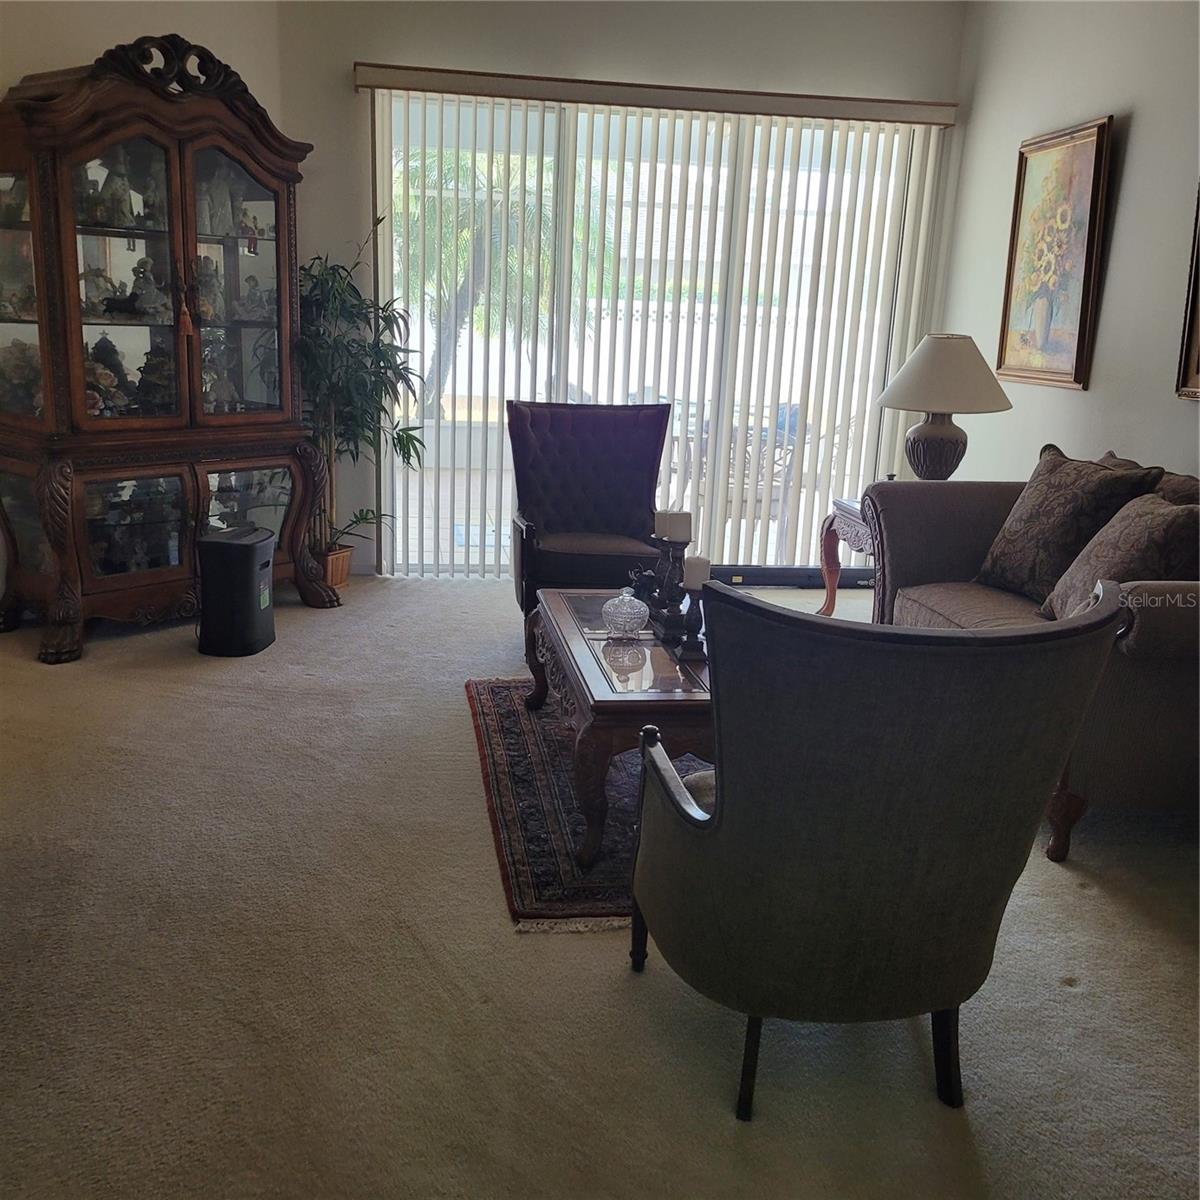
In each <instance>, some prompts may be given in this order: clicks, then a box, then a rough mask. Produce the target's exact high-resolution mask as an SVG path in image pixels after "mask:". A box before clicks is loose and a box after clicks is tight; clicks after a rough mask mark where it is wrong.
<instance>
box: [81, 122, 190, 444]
mask: <svg viewBox="0 0 1200 1200" xmlns="http://www.w3.org/2000/svg"><path fill="white" fill-rule="evenodd" d="M170 166H171V164H170V159H169V157H168V153H167V150H166V149H165V148H164V147H162V146H160V145H158V144H157V143H156V142H153V141H151V140H150V139H149V138H144V137H134V138H127V139H126V140H124V141H120V142H113V143H111V144H110V145H108V146H106V147H105V148H104V149H102V150H100V151H99V152H96V153H93V154H92V155H91V156H90V157H88V158H86V159H84V160H82V161H78V162H76V163H74V164H73V166H72V169H71V189H72V206H73V213H74V220H75V249H76V267H77V268H78V293H79V312H80V319H81V322H82V326H83V329H82V336H83V388H84V408H85V412H86V416H87V418H89V419H97V420H113V421H122V420H129V419H131V418H153V419H159V420H160V421H161V420H162V419H163V418H168V419H169V418H172V417H179V416H180V415H181V414H182V411H183V409H182V406H181V403H180V389H179V366H178V353H177V352H178V346H177V337H176V330H175V283H176V281H175V274H174V255H173V253H172V246H173V230H172V229H171V207H170V202H169V194H170V185H169V184H168V178H169V172H170Z"/></svg>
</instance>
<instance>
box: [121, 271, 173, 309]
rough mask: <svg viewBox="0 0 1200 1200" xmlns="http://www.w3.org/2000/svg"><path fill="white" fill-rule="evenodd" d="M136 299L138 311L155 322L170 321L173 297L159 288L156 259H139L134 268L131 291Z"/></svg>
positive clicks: (131, 294)
mask: <svg viewBox="0 0 1200 1200" xmlns="http://www.w3.org/2000/svg"><path fill="white" fill-rule="evenodd" d="M129 294H130V296H131V297H133V298H136V301H137V308H136V311H137V312H139V313H141V314H143V315H145V316H147V317H151V318H152V319H154V320H170V313H171V297H170V296H168V295H167V293H166V292H164V291H163V289H162V288H160V287H159V286H158V283H157V282H156V280H155V278H154V259H152V258H139V259H138V261H137V266H135V267H134V268H133V284H132V286H131V287H130V289H129Z"/></svg>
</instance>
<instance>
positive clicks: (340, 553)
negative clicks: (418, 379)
mask: <svg viewBox="0 0 1200 1200" xmlns="http://www.w3.org/2000/svg"><path fill="white" fill-rule="evenodd" d="M382 219H383V218H382V217H381V218H379V220H382ZM378 223H379V222H378V221H376V224H377V225H378ZM369 241H370V235H368V237H367V238H366V240H364V241H363V242H362V243H361V244H360V245H359V247H358V249H357V250H356V251H355V255H354V262H353V263H352V264H351V265H350V266H345V265H343V264H341V263H334V262H330V261H329V256H328V255H327V254H326V255H318V256H316V257H314V258H312V259H310V260H309V261H308V262H307V263H305V264H304V266H302V267H301V268H300V329H299V335H298V337H297V340H296V358H297V361H298V363H299V366H300V388H301V393H302V396H303V400H304V417H305V420H306V422H307V423H308V426H309V438H310V439H311V441H312V442H313V444H314V445H315V446H316V448H317V449H318V451H320V453H321V454H322V456H323V457H324V459H325V463H326V466H327V468H328V470H327V480H328V482H327V484H326V493H325V495H324V497H322V498H321V499H320V502H319V505H318V509H317V515H316V518H315V520H314V521H313V526H312V547H311V549H312V552H313V556H314V557H315V558H316V559H317V561H318V562H321V563H322V564H323V565H324V568H325V582H326V583H328V584H330V585H331V586H333V587H337V586H339V585H341V584H343V583H345V582H346V580H347V578H348V577H349V574H350V555H351V553H352V547H351V546H349V545H346V544H344V539H345V538H346V537H348V536H358V537H361V536H362V534H355V533H353V530H355V529H357V528H358V527H359V526H361V525H364V524H370V523H376V524H378V523H380V522H381V521H382V520H383V519H384V517H383V516H382V515H381V514H378V513H376V512H375V511H374V509H359V510H358V511H357V512H355V513H354V514H353V517H352V518H351V520H350V521H348V522H346V523H345V524H343V525H339V524H338V517H337V470H336V468H337V463H338V461H339V460H340V459H343V458H349V459H350V461H351V462H358V460H359V457H360V456H361V455H366V456H367V457H368V458H369V459H370V460H371V461H373V462H378V456H379V451H380V449H381V448H382V447H383V446H385V445H389V446H391V448H392V450H393V451H394V452H395V454H396V457H397V458H398V459H399V460H400V462H402V463H403V464H404V465H405V466H406V467H408V466H412V465H413V464H414V463H417V464H419V463H420V461H421V452H422V450H423V449H424V443H423V442H422V440H421V437H420V434H419V433H418V432H417V430H418V429H419V426H415V425H406V424H404V421H403V413H404V411H405V409H406V407H407V405H408V402H409V401H410V400H411V401H415V400H416V389H415V387H414V385H413V380H414V375H413V372H412V370H411V368H410V367H409V362H408V360H409V355H410V354H411V353H412V351H411V350H410V349H409V347H408V333H409V323H408V314H407V313H406V312H405V311H404V310H403V309H401V308H399V307H398V306H397V304H396V301H395V300H394V299H389V300H385V301H383V302H382V303H379V302H378V301H376V300H374V299H372V298H371V297H370V296H365V295H364V294H363V292H362V290H361V289H360V288H359V286H358V283H357V280H356V278H355V276H356V273H357V272H358V271H359V270H360V269H361V268H362V266H363V251H364V249H365V248H366V245H367V243H368V242H369Z"/></svg>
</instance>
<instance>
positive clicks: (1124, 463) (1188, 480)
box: [1100, 450, 1200, 504]
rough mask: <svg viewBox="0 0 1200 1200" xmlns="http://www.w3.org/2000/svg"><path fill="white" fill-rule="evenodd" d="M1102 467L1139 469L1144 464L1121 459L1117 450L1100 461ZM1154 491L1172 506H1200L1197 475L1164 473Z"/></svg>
mask: <svg viewBox="0 0 1200 1200" xmlns="http://www.w3.org/2000/svg"><path fill="white" fill-rule="evenodd" d="M1100 465H1101V466H1105V467H1132V468H1134V469H1137V468H1139V467H1141V465H1142V464H1141V463H1136V462H1134V461H1133V459H1132V458H1120V457H1119V456H1118V455H1117V452H1116V451H1115V450H1110V451H1108V453H1107V454H1105V455H1104V457H1103V458H1101V459H1100ZM1154 491H1155V493H1156V494H1157V495H1159V496H1162V497H1163V498H1164V499H1166V500H1170V502H1171V503H1172V504H1200V479H1197V478H1196V476H1195V475H1178V474H1176V473H1175V472H1174V471H1164V472H1163V477H1162V480H1161V482H1160V483H1159V485H1158V487H1156V488H1155V489H1154Z"/></svg>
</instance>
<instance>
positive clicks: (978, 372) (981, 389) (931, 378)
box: [879, 333, 1012, 479]
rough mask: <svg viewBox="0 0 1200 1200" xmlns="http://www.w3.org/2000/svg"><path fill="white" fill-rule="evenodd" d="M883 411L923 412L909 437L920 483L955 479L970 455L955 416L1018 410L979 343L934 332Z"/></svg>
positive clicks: (888, 394)
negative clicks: (1009, 409)
mask: <svg viewBox="0 0 1200 1200" xmlns="http://www.w3.org/2000/svg"><path fill="white" fill-rule="evenodd" d="M879 404H880V407H881V408H897V409H900V410H901V411H903V412H923V413H924V414H925V420H924V421H921V422H920V423H919V424H917V425H914V426H913V427H912V428H911V429H910V430H909V431H908V433H906V434H905V435H904V453H905V455H906V456H907V457H908V465H909V466H910V467H912V469H913V472H914V474H915V475H916V476H917V477H918V478H919V479H949V478H950V476H951V475H953V474H954V469H955V468H956V467H957V466H958V464H959V463H960V462H962V458H963V455H964V454H966V452H967V435H966V433H965V432H964V431H963V430H962V429H960V428H959V427H958V426H957V425H955V423H954V418H953V416H952V414H953V413H983V412H1003V411H1004V409H1006V408H1012V404H1011V402H1010V401H1009V399H1008V397H1007V396H1006V395H1005V394H1004V389H1003V388H1002V387H1001V386H1000V384H999V383H998V382H997V380H996V376H995V375H994V374H993V373H992V369H991V367H989V366H988V365H987V363H986V362H985V361H984V358H983V355H982V354H980V353H979V347H978V346H976V345H975V341H974V339H973V338H970V337H968V336H967V335H966V334H965V333H931V334H930V335H929V336H928V337H927V338H925V340H924V341H923V342H922V343H921V344H920V345H919V346H918V347H917V348H916V350H914V351H913V352H912V354H910V355H909V357H908V361H907V362H905V364H904V366H902V367H901V368H900V370H899V371H897V372H896V374H895V377H894V378H893V379H892V381H891V382H890V383H889V384H888V385H887V387H885V388H884V389H883V394H882V395H881V396H880V397H879Z"/></svg>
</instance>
